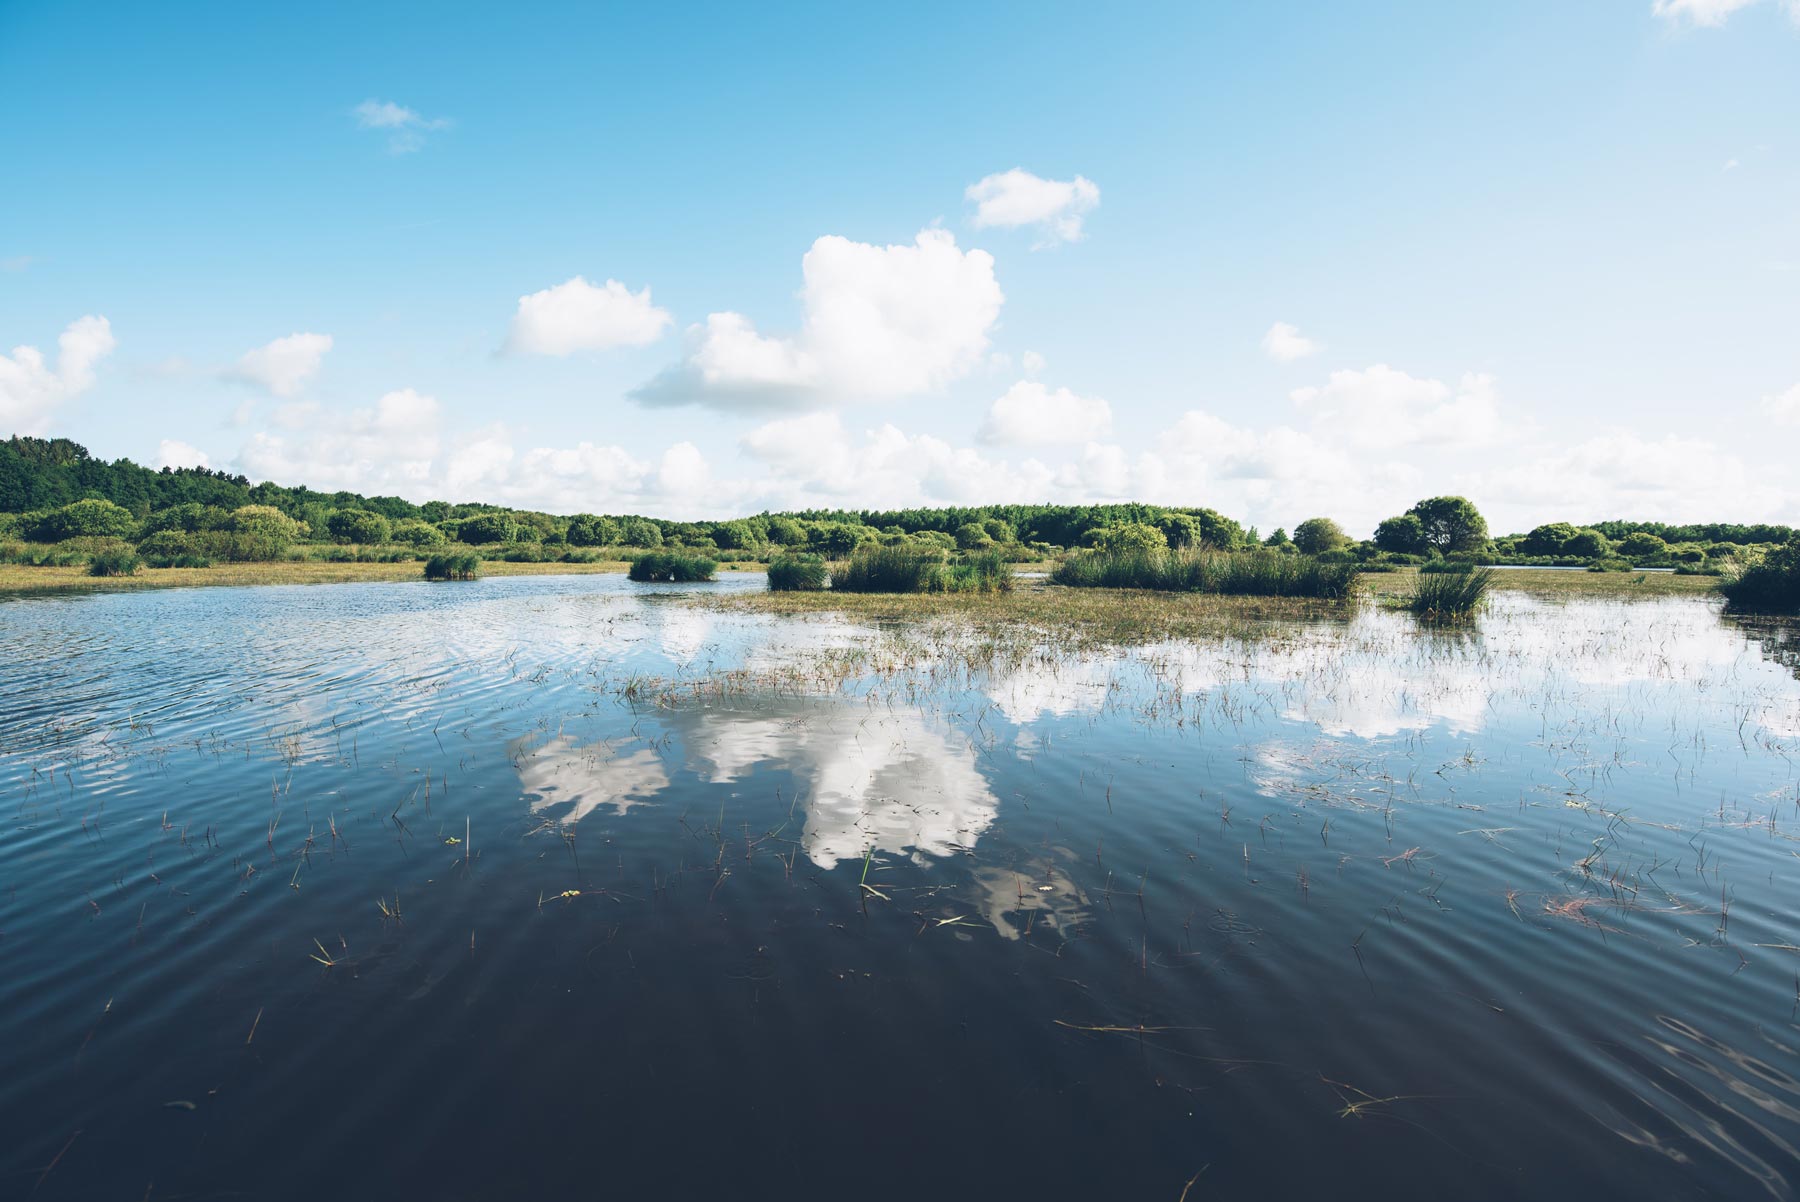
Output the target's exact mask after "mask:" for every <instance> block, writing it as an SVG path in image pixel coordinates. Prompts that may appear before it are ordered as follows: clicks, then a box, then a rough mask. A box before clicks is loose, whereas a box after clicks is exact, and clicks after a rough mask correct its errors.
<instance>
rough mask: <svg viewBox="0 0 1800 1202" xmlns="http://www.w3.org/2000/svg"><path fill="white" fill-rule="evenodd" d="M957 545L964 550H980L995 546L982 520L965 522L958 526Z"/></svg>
mask: <svg viewBox="0 0 1800 1202" xmlns="http://www.w3.org/2000/svg"><path fill="white" fill-rule="evenodd" d="M956 545H957V547H959V548H960V549H962V550H964V551H979V550H982V549H983V548H985V547H991V546H993V545H994V540H993V537H992V536H991V535H989V534H988V532H987V527H985V526H983V525H982V524H981V523H980V522H964V523H963V524H962V525H960V526H958V527H957V528H956Z"/></svg>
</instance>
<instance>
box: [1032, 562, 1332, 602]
mask: <svg viewBox="0 0 1800 1202" xmlns="http://www.w3.org/2000/svg"><path fill="white" fill-rule="evenodd" d="M1360 571H1361V568H1360V567H1359V566H1358V565H1356V564H1353V563H1321V562H1320V561H1319V560H1317V559H1314V558H1312V557H1311V556H1307V555H1283V554H1280V553H1278V552H1274V551H1237V552H1228V551H1113V552H1107V551H1087V552H1082V553H1080V554H1077V555H1071V556H1070V557H1069V558H1068V559H1065V560H1064V561H1063V562H1062V563H1060V564H1058V565H1057V567H1056V570H1055V571H1054V572H1052V573H1051V574H1050V580H1051V582H1052V583H1055V584H1062V585H1068V586H1069V587H1071V588H1141V589H1155V590H1158V591H1160V592H1174V593H1219V594H1223V595H1229V596H1240V597H1318V598H1324V599H1328V600H1335V599H1337V598H1341V597H1344V596H1347V595H1348V594H1349V592H1350V590H1351V588H1352V587H1354V585H1355V584H1356V577H1357V574H1358V572H1360Z"/></svg>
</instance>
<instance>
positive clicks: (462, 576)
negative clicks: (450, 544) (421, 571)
mask: <svg viewBox="0 0 1800 1202" xmlns="http://www.w3.org/2000/svg"><path fill="white" fill-rule="evenodd" d="M480 578H481V557H480V556H479V555H476V554H475V553H474V552H473V551H449V552H445V553H444V554H442V555H433V556H432V557H431V558H430V559H427V560H426V561H425V579H427V580H479V579H480Z"/></svg>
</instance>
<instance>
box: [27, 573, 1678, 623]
mask: <svg viewBox="0 0 1800 1202" xmlns="http://www.w3.org/2000/svg"><path fill="white" fill-rule="evenodd" d="M629 566H630V565H628V564H627V563H626V562H624V561H623V560H607V561H600V562H596V563H508V562H506V561H504V560H496V561H492V562H488V563H484V564H482V565H481V571H482V574H483V575H485V576H587V575H594V574H601V573H619V574H622V573H624V572H625V571H626V570H627V568H628V567H629ZM1015 566H1017V567H1019V568H1021V569H1022V570H1024V571H1027V572H1031V571H1043V570H1044V569H1045V568H1046V567H1047V566H1048V565H1044V564H1019V565H1015ZM763 569H764V565H763V564H760V563H729V564H720V565H719V570H720V572H721V573H722V574H724V573H735V572H740V571H745V572H760V571H762V570H763ZM1415 575H1416V574H1415V573H1413V572H1410V571H1406V572H1383V573H1372V574H1369V575H1366V576H1364V577H1363V578H1362V583H1361V585H1360V587H1359V590H1358V591H1359V592H1360V593H1364V594H1367V595H1369V596H1371V597H1374V598H1375V599H1377V600H1389V599H1396V598H1404V597H1406V596H1409V595H1410V593H1411V591H1412V587H1413V581H1414V578H1415ZM402 580H417V581H420V582H421V583H424V581H423V578H422V567H421V565H420V564H418V563H327V562H322V561H313V560H307V561H301V562H286V561H284V562H279V563H243V564H215V565H214V566H212V567H207V568H145V569H143V570H142V571H140V572H138V574H137V575H135V576H90V575H88V573H87V568H86V567H85V566H79V565H78V566H72V567H29V566H23V565H19V564H0V599H3V598H7V597H21V596H34V595H42V594H54V593H87V592H115V591H119V590H122V589H154V588H206V587H233V586H255V585H276V584H360V583H369V582H383V581H402ZM1712 585H1713V579H1712V578H1711V577H1707V576H1676V575H1673V574H1671V573H1666V572H1665V573H1633V572H1567V571H1549V570H1534V569H1529V568H1527V569H1519V570H1508V571H1504V572H1500V573H1498V578H1497V579H1496V580H1495V582H1494V588H1495V590H1496V591H1521V592H1526V593H1530V594H1532V595H1534V596H1540V597H1548V598H1557V597H1668V596H1697V595H1703V594H1706V593H1708V592H1709V591H1710V590H1711V588H1712ZM1019 586H1020V587H1019V588H1018V589H1017V590H1015V592H1016V599H1015V600H1012V601H1008V600H1007V599H1005V598H1004V597H1001V596H995V595H989V594H981V595H966V596H958V595H955V594H917V595H911V596H907V595H890V594H881V593H862V594H854V593H841V592H830V591H827V592H820V593H761V592H758V593H747V594H734V595H732V596H730V597H712V598H708V599H707V600H708V603H724V604H729V605H734V606H741V607H744V608H750V609H755V610H758V611H761V612H766V613H817V612H832V611H835V612H842V613H846V614H852V615H857V616H864V617H869V618H873V619H876V620H884V619H890V618H891V619H899V618H903V617H912V618H916V617H920V616H925V615H929V614H938V613H942V614H956V613H962V612H967V611H974V610H981V609H984V608H986V609H990V610H996V611H997V612H998V611H1008V612H1012V611H1022V612H1024V613H1035V612H1036V611H1038V610H1039V609H1040V608H1041V607H1043V605H1044V604H1045V600H1046V599H1047V598H1051V597H1054V598H1055V599H1056V601H1055V606H1054V608H1055V609H1056V610H1058V611H1064V612H1067V613H1068V614H1071V615H1074V616H1076V617H1077V619H1079V617H1080V615H1082V614H1084V613H1088V612H1089V611H1092V610H1094V609H1096V608H1107V609H1115V610H1116V609H1118V608H1119V607H1120V605H1121V603H1122V602H1127V601H1129V602H1133V603H1135V604H1136V605H1138V606H1143V605H1151V604H1158V605H1161V606H1163V607H1164V608H1168V609H1170V610H1172V611H1176V612H1180V611H1189V612H1199V611H1202V610H1212V609H1218V608H1224V609H1229V610H1230V611H1232V612H1233V613H1235V614H1237V615H1240V616H1253V617H1254V616H1266V617H1276V616H1281V615H1282V614H1283V613H1286V612H1288V611H1295V610H1297V611H1308V610H1316V611H1319V612H1335V609H1334V607H1336V606H1338V605H1339V604H1340V603H1335V602H1297V601H1284V600H1282V599H1279V598H1255V597H1201V596H1198V595H1195V594H1186V593H1164V594H1155V593H1142V592H1139V591H1136V590H1118V589H1062V588H1057V589H1053V588H1051V587H1050V586H1048V585H1047V584H1046V583H1044V582H1042V581H1036V580H1031V579H1029V578H1027V579H1021V580H1020V581H1019ZM1277 611H1280V612H1277Z"/></svg>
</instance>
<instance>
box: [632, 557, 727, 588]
mask: <svg viewBox="0 0 1800 1202" xmlns="http://www.w3.org/2000/svg"><path fill="white" fill-rule="evenodd" d="M718 568H719V565H718V562H717V561H716V560H711V559H706V558H704V557H701V556H697V555H680V554H677V553H675V552H672V551H653V552H651V553H650V554H648V555H640V556H638V558H636V559H634V560H632V561H631V567H630V568H629V569H628V570H627V571H626V573H625V574H626V575H627V576H628V577H630V578H631V579H633V580H636V581H638V582H640V583H644V584H663V583H674V584H688V583H692V582H696V581H704V580H711V579H712V578H713V573H714V572H716V571H718Z"/></svg>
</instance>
